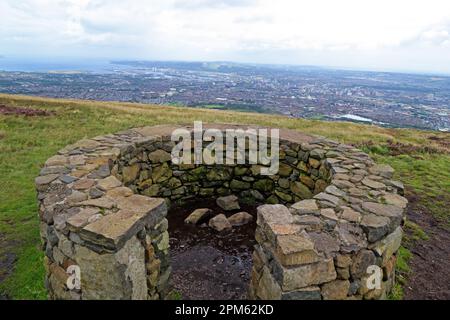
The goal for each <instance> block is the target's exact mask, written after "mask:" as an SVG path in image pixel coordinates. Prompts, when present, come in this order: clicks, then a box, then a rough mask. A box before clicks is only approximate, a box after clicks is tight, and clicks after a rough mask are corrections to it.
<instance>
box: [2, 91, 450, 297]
mask: <svg viewBox="0 0 450 320" xmlns="http://www.w3.org/2000/svg"><path fill="white" fill-rule="evenodd" d="M1 105H4V106H8V107H14V108H17V107H20V108H25V109H29V108H31V109H38V110H45V111H48V112H44V113H43V112H37V113H36V115H32V114H33V112H34V111H29V110H28V111H29V112H28V113H30V114H31V115H27V114H28V113H27V112H26V111H27V110H25V111H24V112H20V113H19V114H18V115H16V114H14V113H11V112H10V111H8V113H2V112H1V111H0V164H1V166H0V240H1V245H0V295H1V293H3V294H5V295H7V296H8V297H10V298H14V299H45V298H46V294H45V290H44V285H43V274H44V270H43V263H42V259H43V255H42V252H41V251H40V250H39V243H40V240H39V232H38V217H37V201H36V193H35V190H34V182H33V181H34V178H35V177H36V176H37V175H38V173H39V170H40V168H41V166H42V165H43V164H44V162H45V160H46V159H47V158H49V157H50V156H52V155H53V154H55V153H56V152H57V151H58V150H59V149H60V148H62V147H64V146H66V145H67V144H70V143H73V142H75V141H77V140H79V139H82V138H86V137H94V136H96V135H101V134H107V133H112V132H116V131H119V130H123V129H127V128H132V127H138V126H144V125H157V124H164V123H175V124H192V123H193V121H194V120H202V121H204V122H210V123H218V122H222V123H247V124H259V125H264V126H271V127H279V128H281V127H283V128H290V129H295V130H299V131H303V132H307V133H311V134H316V135H321V136H326V137H329V138H332V139H335V140H338V141H340V142H344V143H349V144H354V145H356V146H358V147H360V148H362V149H363V150H364V151H366V152H369V153H370V154H371V156H372V157H373V158H374V159H375V160H376V161H378V162H385V163H389V164H391V165H392V166H393V167H394V168H395V169H396V178H397V179H399V180H401V181H403V182H404V183H405V185H406V187H407V196H408V198H409V199H410V200H412V201H413V203H414V206H415V207H417V208H424V209H423V212H424V214H427V215H430V216H431V217H432V218H433V219H436V221H437V223H438V225H439V226H442V227H443V228H444V229H445V228H446V230H448V229H449V226H450V212H449V210H448V207H449V206H450V192H449V190H450V134H445V133H438V132H431V131H417V130H411V129H388V128H380V127H376V126H370V125H360V124H354V123H348V122H323V121H319V120H302V119H291V118H286V117H282V116H278V115H267V114H258V113H244V112H234V111H228V110H211V109H199V108H182V107H169V106H160V105H158V106H155V105H144V104H131V103H116V102H93V101H77V100H57V99H45V98H36V97H27V96H12V95H1V94H0V106H1ZM209 108H213V109H216V108H215V107H214V106H209ZM0 110H2V109H0ZM4 110H10V109H4ZM20 110H22V109H20ZM408 227H409V228H410V232H409V233H408V235H407V239H406V240H407V242H406V245H407V247H408V248H411V247H413V246H414V243H415V241H431V240H426V239H427V235H426V233H427V232H428V230H425V232H424V230H422V229H421V226H420V225H417V224H414V223H410V224H408ZM11 256H15V257H16V258H17V261H15V262H11V261H10V260H11V259H9V258H10V257H11ZM409 256H411V253H410V252H409V251H408V249H407V248H404V249H402V257H401V259H399V264H401V266H400V267H401V270H402V271H403V274H401V275H400V277H399V279H400V283H401V281H402V280H403V277H402V276H403V275H404V276H406V274H407V273H408V272H410V271H409V269H411V268H410V267H409V266H408V261H407V260H408V257H409ZM412 259H414V257H412ZM12 263H13V264H14V266H15V267H14V270H13V272H12V273H11V274H9V272H8V270H9V269H11V267H10V266H11V264H12ZM412 271H413V272H414V268H412ZM5 276H7V277H6V280H4V281H3V282H1V279H2V278H3V277H5ZM401 296H402V290H401V287H400V286H397V291H396V294H395V295H394V297H393V298H401Z"/></svg>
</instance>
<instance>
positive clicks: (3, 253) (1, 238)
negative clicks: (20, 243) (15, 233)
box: [0, 233, 17, 300]
mask: <svg viewBox="0 0 450 320" xmlns="http://www.w3.org/2000/svg"><path fill="white" fill-rule="evenodd" d="M0 244H1V246H0V283H2V282H3V281H4V280H5V279H6V278H7V277H8V276H9V275H10V274H11V273H12V271H13V269H14V264H15V263H16V260H17V257H16V255H15V254H14V253H13V250H12V249H13V247H15V246H17V242H15V241H11V240H8V239H6V236H5V235H4V234H2V233H0ZM7 299H9V298H8V296H7V295H6V294H4V293H2V292H0V300H7Z"/></svg>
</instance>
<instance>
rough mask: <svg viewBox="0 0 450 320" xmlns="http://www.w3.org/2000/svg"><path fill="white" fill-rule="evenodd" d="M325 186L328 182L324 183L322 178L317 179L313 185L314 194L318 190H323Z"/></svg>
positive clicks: (318, 191)
mask: <svg viewBox="0 0 450 320" xmlns="http://www.w3.org/2000/svg"><path fill="white" fill-rule="evenodd" d="M327 186H328V183H326V182H325V181H324V180H322V179H319V180H317V181H316V184H315V186H314V194H318V193H320V192H323V191H325V189H326V187H327Z"/></svg>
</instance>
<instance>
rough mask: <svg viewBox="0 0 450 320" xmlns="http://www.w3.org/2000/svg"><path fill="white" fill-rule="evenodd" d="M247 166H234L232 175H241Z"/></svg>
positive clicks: (246, 169) (245, 171)
mask: <svg viewBox="0 0 450 320" xmlns="http://www.w3.org/2000/svg"><path fill="white" fill-rule="evenodd" d="M247 171H248V168H245V167H235V168H234V175H236V176H243V175H245V174H246V173H247Z"/></svg>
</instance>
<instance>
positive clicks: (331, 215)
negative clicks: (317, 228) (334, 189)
mask: <svg viewBox="0 0 450 320" xmlns="http://www.w3.org/2000/svg"><path fill="white" fill-rule="evenodd" d="M320 215H321V216H322V217H324V218H325V219H330V220H334V221H337V220H338V217H337V216H336V213H335V212H334V210H333V209H329V208H328V209H321V210H320Z"/></svg>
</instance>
